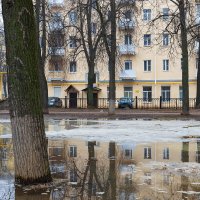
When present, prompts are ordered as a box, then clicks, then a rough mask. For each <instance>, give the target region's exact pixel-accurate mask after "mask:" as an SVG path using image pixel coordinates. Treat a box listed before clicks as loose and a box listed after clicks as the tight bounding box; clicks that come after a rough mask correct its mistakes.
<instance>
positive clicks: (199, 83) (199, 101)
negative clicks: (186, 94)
mask: <svg viewBox="0 0 200 200" xmlns="http://www.w3.org/2000/svg"><path fill="white" fill-rule="evenodd" d="M198 45H199V46H198V66H197V93H196V108H200V35H198Z"/></svg>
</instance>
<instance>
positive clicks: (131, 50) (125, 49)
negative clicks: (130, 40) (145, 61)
mask: <svg viewBox="0 0 200 200" xmlns="http://www.w3.org/2000/svg"><path fill="white" fill-rule="evenodd" d="M119 53H120V55H127V54H129V55H130V54H131V55H135V45H133V44H127V45H126V44H124V45H120V46H119Z"/></svg>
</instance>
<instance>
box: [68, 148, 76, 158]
mask: <svg viewBox="0 0 200 200" xmlns="http://www.w3.org/2000/svg"><path fill="white" fill-rule="evenodd" d="M69 156H70V157H77V146H70V147H69Z"/></svg>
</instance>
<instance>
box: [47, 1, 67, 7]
mask: <svg viewBox="0 0 200 200" xmlns="http://www.w3.org/2000/svg"><path fill="white" fill-rule="evenodd" d="M48 2H49V4H50V5H52V6H62V5H63V4H64V0H49V1H48Z"/></svg>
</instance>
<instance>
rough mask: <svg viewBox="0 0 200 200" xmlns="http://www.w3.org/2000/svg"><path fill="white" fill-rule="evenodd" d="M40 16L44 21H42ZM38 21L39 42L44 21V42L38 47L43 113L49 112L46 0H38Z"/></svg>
mask: <svg viewBox="0 0 200 200" xmlns="http://www.w3.org/2000/svg"><path fill="white" fill-rule="evenodd" d="M40 18H41V19H42V22H40ZM36 22H37V35H38V43H39V39H40V23H42V35H41V38H42V42H41V43H42V44H41V48H38V56H39V59H40V65H39V81H40V93H41V100H42V105H43V106H42V107H43V113H45V114H48V113H49V110H48V87H47V80H46V77H45V72H44V69H45V61H46V16H45V0H36Z"/></svg>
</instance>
